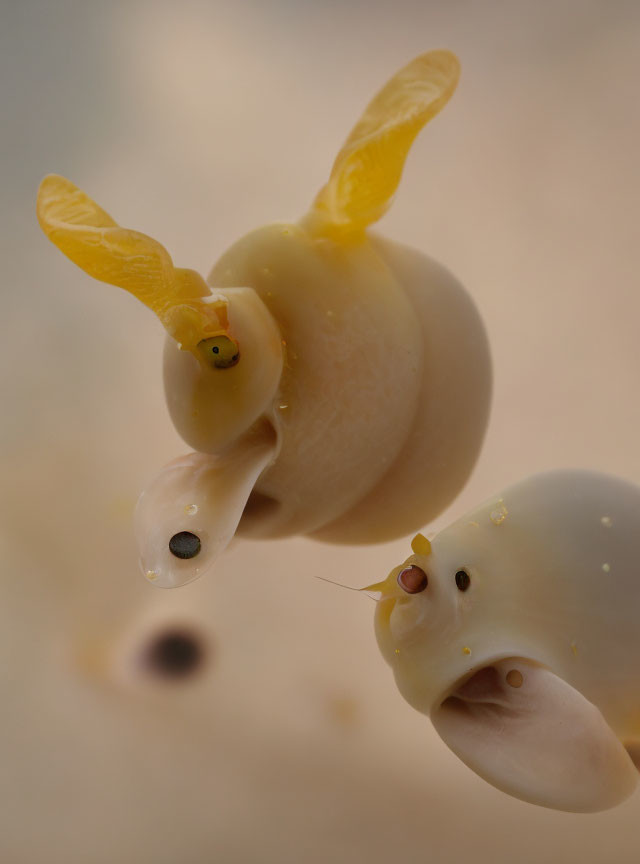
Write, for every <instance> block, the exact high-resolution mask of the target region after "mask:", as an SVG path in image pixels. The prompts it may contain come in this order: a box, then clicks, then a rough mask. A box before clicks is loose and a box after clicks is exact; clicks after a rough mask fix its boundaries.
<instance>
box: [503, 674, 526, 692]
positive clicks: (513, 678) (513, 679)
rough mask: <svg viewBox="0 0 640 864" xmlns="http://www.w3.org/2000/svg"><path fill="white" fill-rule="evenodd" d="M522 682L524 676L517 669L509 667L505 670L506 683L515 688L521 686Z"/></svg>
mask: <svg viewBox="0 0 640 864" xmlns="http://www.w3.org/2000/svg"><path fill="white" fill-rule="evenodd" d="M523 682H524V678H523V677H522V672H520V670H519V669H510V670H509V671H508V672H507V684H509V686H510V687H515V688H516V689H517V688H518V687H522V684H523Z"/></svg>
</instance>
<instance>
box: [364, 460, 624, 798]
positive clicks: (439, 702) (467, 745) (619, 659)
mask: <svg viewBox="0 0 640 864" xmlns="http://www.w3.org/2000/svg"><path fill="white" fill-rule="evenodd" d="M605 565H606V566H605ZM407 567H420V568H422V569H423V570H424V571H425V572H426V573H427V575H428V579H429V588H428V590H427V591H424V592H422V593H420V594H418V595H416V596H411V597H409V596H407V594H406V593H405V592H403V591H402V590H401V588H400V587H399V586H398V584H397V578H396V577H397V574H398V573H399V572H402V571H404V570H405V569H406V568H407ZM639 567H640V488H639V487H637V486H635V485H633V484H631V483H628V482H625V481H624V480H620V479H618V478H615V477H609V476H607V475H604V474H596V473H592V472H586V471H557V472H551V473H548V474H540V475H535V476H533V477H530V478H529V479H527V480H524V481H522V482H521V483H518V484H516V485H514V486H512V487H510V488H509V489H507V490H505V491H504V492H502V493H501V494H499V495H496V496H494V497H492V498H490V499H489V500H488V501H486V502H485V503H484V504H483V505H481V506H480V507H479V508H477V509H476V510H474V511H472V512H471V513H468V514H467V515H466V516H464V517H463V518H461V519H460V520H458V521H457V522H455V523H454V524H453V525H451V527H449V528H447V529H445V530H443V531H441V532H440V533H439V534H437V535H436V537H435V538H433V540H432V541H431V551H430V552H429V551H428V550H427V554H426V555H420V554H416V553H414V554H413V555H412V556H411V557H410V558H409V559H407V561H405V562H404V563H403V564H402V565H401V567H400V568H396V569H395V570H393V571H392V573H391V574H390V576H389V578H388V579H387V580H386V582H385V583H381V584H379V585H378V586H374V587H375V588H377V590H380V591H381V599H380V602H379V604H378V607H377V612H376V635H377V638H378V644H379V645H380V648H381V650H382V653H383V655H384V657H385V658H386V660H387V661H388V662H389V663H390V664H391V666H392V668H393V671H394V675H395V678H396V683H397V684H398V687H399V689H400V692H401V693H402V695H403V696H404V697H405V699H407V701H408V702H410V703H411V704H412V705H413V706H414V707H415V708H417V709H418V710H419V711H421V712H423V713H425V714H428V715H430V716H431V719H432V721H433V723H434V726H435V728H436V730H437V731H438V733H439V734H440V735H441V736H442V738H443V739H444V740H445V742H446V743H447V744H448V745H449V746H450V747H451V749H452V750H453V751H454V752H455V753H456V754H457V755H458V756H460V758H461V759H462V760H463V761H464V762H466V763H467V764H468V765H469V766H470V767H471V768H473V770H475V771H476V772H477V773H478V774H480V775H481V776H482V777H484V778H485V779H486V780H488V781H489V782H490V783H493V784H494V785H495V786H497V787H498V788H500V789H502V790H504V791H505V792H508V793H510V794H512V795H515V796H516V797H518V798H522V799H524V800H526V801H530V802H532V803H535V804H540V805H543V806H546V807H554V808H557V809H562V810H574V811H593V810H601V809H606V808H607V807H611V806H614V805H615V804H617V803H619V801H621V800H622V799H624V798H625V797H627V795H629V794H630V793H631V791H632V790H633V789H634V787H635V785H636V780H637V772H636V769H635V767H634V765H633V763H632V761H631V759H630V758H629V756H628V755H627V752H625V747H627V748H628V749H629V750H630V751H632V750H634V749H635V748H636V747H637V742H638V741H640V691H639V690H638V687H637V681H638V680H639V677H640V635H639V634H640V630H639V629H638V626H637V620H638V613H639V611H640V588H639V587H638V586H639V584H640V583H639V581H638V568H639ZM462 571H464V572H465V573H466V574H467V576H468V577H469V582H468V585H467V587H466V590H464V591H461V590H460V587H461V586H460V584H459V583H460V581H461V580H460V576H459V573H460V572H462ZM465 584H466V582H465Z"/></svg>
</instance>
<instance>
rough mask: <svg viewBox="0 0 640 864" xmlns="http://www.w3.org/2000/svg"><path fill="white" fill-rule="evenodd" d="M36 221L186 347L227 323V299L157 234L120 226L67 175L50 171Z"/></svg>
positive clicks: (74, 257)
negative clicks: (178, 263)
mask: <svg viewBox="0 0 640 864" xmlns="http://www.w3.org/2000/svg"><path fill="white" fill-rule="evenodd" d="M37 214H38V221H39V222H40V226H41V228H42V230H43V231H44V233H45V234H46V235H47V237H48V238H49V240H51V242H52V243H54V244H55V245H56V246H57V247H58V249H60V251H61V252H63V253H64V254H65V255H66V256H67V257H68V258H70V259H71V260H72V261H73V262H74V264H77V265H78V267H81V268H82V269H83V270H84V271H85V273H88V274H89V275H90V276H93V277H94V279H99V280H100V281H101V282H108V283H109V284H110V285H117V286H118V287H120V288H124V289H125V291H129V292H130V293H131V294H133V295H134V296H135V297H137V298H138V300H140V301H141V302H142V303H144V304H145V305H146V306H148V307H149V308H150V309H151V310H152V311H153V312H155V313H156V315H157V316H158V318H160V320H161V321H162V323H163V325H164V326H165V328H166V329H167V330H168V331H169V333H170V335H171V336H173V338H174V339H175V340H176V341H177V342H179V343H180V345H181V346H182V347H183V348H185V349H188V350H193V349H195V347H196V345H197V344H198V342H200V341H201V340H202V339H205V338H208V337H210V336H215V335H217V334H219V333H226V328H227V326H228V321H227V312H226V301H225V300H224V299H223V298H216V299H215V300H214V299H212V300H209V299H208V298H209V297H210V295H211V292H210V290H209V287H208V285H207V283H206V282H205V281H204V279H203V278H202V276H200V275H199V274H198V273H196V272H195V271H194V270H188V269H182V268H176V267H174V266H173V261H172V260H171V256H170V255H169V253H168V252H167V250H166V249H165V248H164V246H162V245H161V244H160V243H158V242H157V240H154V239H153V238H152V237H148V236H147V235H146V234H141V233H140V232H139V231H132V230H131V229H129V228H121V227H120V226H119V225H118V224H117V222H115V221H114V220H113V219H112V218H111V216H109V214H108V213H106V212H105V211H104V210H103V209H102V208H101V207H99V206H98V205H97V204H96V203H95V201H93V200H92V199H91V198H89V196H88V195H87V194H86V193H85V192H83V191H82V189H79V188H78V187H77V186H75V185H74V184H73V183H72V182H71V181H70V180H67V179H66V178H65V177H60V176H59V175H57V174H50V175H49V176H47V177H45V178H44V180H43V181H42V183H41V184H40V189H39V190H38V204H37Z"/></svg>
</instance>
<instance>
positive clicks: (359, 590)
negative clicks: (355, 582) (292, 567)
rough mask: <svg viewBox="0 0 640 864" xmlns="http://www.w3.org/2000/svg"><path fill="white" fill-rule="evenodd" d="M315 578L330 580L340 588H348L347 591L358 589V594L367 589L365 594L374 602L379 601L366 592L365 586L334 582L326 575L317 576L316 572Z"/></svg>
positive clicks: (329, 581)
mask: <svg viewBox="0 0 640 864" xmlns="http://www.w3.org/2000/svg"><path fill="white" fill-rule="evenodd" d="M313 578H314V579H320V581H321V582H328V583H329V585H337V586H338V588H346V590H347V591H357V592H358V594H360V593H362V592H363V591H365V595H364V596H365V597H368V598H369V600H373V602H374V603H377V602H378V601H377V600H376V599H375V597H372V596H371V595H370V594H367V593H366V589H365V588H353V587H352V586H351V585H343V584H342V583H341V582H334V581H333V579H326V578H325V577H324V576H316V575H315V574H314V577H313Z"/></svg>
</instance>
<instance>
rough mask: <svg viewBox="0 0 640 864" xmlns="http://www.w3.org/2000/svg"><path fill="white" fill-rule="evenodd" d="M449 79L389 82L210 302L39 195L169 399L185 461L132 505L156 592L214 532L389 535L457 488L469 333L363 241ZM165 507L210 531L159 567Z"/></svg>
mask: <svg viewBox="0 0 640 864" xmlns="http://www.w3.org/2000/svg"><path fill="white" fill-rule="evenodd" d="M458 73H459V69H458V62H457V60H456V58H455V57H454V56H453V55H452V54H450V53H449V52H446V51H434V52H431V53H429V54H425V55H423V56H422V57H418V58H417V59H416V60H414V61H412V62H411V63H409V64H408V65H407V66H406V67H404V69H402V70H400V71H399V72H398V73H397V74H396V75H395V76H394V77H393V78H392V79H391V80H390V81H389V82H388V84H387V85H386V86H385V87H384V88H383V89H382V90H381V91H380V93H379V94H378V95H377V96H376V97H375V98H374V100H373V101H372V102H371V104H370V105H369V106H368V108H367V109H366V111H365V113H364V115H363V116H362V118H361V120H360V121H359V122H358V123H357V124H356V126H355V127H354V129H353V131H352V133H351V135H350V136H349V137H348V139H347V141H346V143H345V145H344V147H343V148H342V150H341V151H340V153H339V154H338V156H337V158H336V161H335V164H334V167H333V170H332V173H331V176H330V178H329V181H328V183H327V184H326V186H325V187H324V188H323V189H322V190H321V191H320V193H319V194H318V196H317V197H316V200H315V202H314V204H313V206H312V208H311V211H310V212H309V213H308V214H307V215H306V216H305V217H304V218H303V219H302V220H301V221H300V223H299V224H277V225H270V226H267V227H265V228H261V229H259V230H257V231H254V232H252V233H250V234H248V235H247V236H246V237H244V238H243V239H241V240H240V241H238V242H237V243H236V244H234V245H233V246H232V247H231V248H230V249H229V250H228V251H227V252H226V253H225V254H224V255H223V256H222V257H221V258H220V260H219V261H218V263H217V264H216V265H215V266H214V268H213V270H212V272H211V274H210V276H209V279H208V282H209V285H210V286H211V291H210V292H209V289H208V288H207V285H206V283H204V280H202V279H201V277H199V276H198V274H195V273H193V271H190V270H182V269H180V268H175V267H174V266H173V262H172V261H171V258H170V256H169V254H168V253H167V252H166V250H165V249H164V248H163V247H162V246H161V245H160V244H159V243H157V242H156V241H154V240H152V239H151V238H149V237H146V236H145V235H143V234H139V233H138V232H134V231H129V230H127V229H122V228H120V227H119V226H118V225H117V224H116V223H115V222H114V220H113V219H112V218H111V217H110V216H109V215H108V214H107V213H105V211H104V210H102V208H100V207H99V206H98V205H97V204H95V203H94V202H93V201H91V199H90V198H88V196H87V195H85V193H83V192H81V190H79V189H77V188H76V187H75V186H73V184H71V183H70V182H69V181H68V180H65V179H64V178H59V177H55V176H52V177H49V178H46V179H45V180H44V181H43V184H42V187H41V191H40V195H39V206H38V215H39V218H40V222H41V225H42V227H43V229H44V230H45V232H46V233H47V235H48V236H49V237H50V238H51V240H52V241H53V242H54V243H56V245H58V246H59V247H60V248H61V249H62V251H63V252H65V254H67V255H68V256H69V257H70V258H72V260H74V261H75V262H76V263H77V264H78V265H79V266H81V267H82V268H83V269H85V270H86V271H87V272H89V273H90V274H91V275H93V276H95V277H96V278H98V279H102V280H103V281H107V282H110V283H112V284H117V285H121V287H124V288H126V289H127V290H129V291H131V292H132V293H134V294H135V295H136V296H138V297H139V299H140V300H142V302H144V303H145V304H146V305H147V306H149V307H150V308H151V309H152V310H153V311H154V312H155V313H156V314H157V315H158V316H159V317H160V319H161V320H162V322H163V324H164V325H165V327H166V329H167V331H168V334H169V338H168V340H167V345H166V350H165V359H164V378H165V390H166V395H167V403H168V406H169V410H170V413H171V417H172V419H173V422H174V424H175V426H176V428H177V430H178V432H179V433H180V435H181V436H182V437H183V438H184V440H185V441H186V442H187V443H188V444H189V445H190V446H192V447H193V448H194V449H195V450H196V451H197V454H196V455H194V456H192V457H188V458H187V459H183V460H181V461H180V466H181V467H180V471H179V472H177V471H176V468H175V465H174V464H173V463H172V464H171V465H169V466H168V467H167V469H165V471H166V472H168V476H167V478H166V479H165V478H164V477H163V475H162V474H161V475H159V477H158V478H156V479H155V480H154V481H152V484H151V488H150V492H151V494H148V495H143V496H142V498H141V500H140V505H139V509H138V518H137V526H138V527H137V533H138V539H139V546H140V550H141V563H142V568H143V570H144V572H145V573H152V574H154V576H153V582H154V584H156V585H160V586H165V587H167V586H174V585H178V584H183V583H184V582H187V581H190V579H193V578H195V577H196V576H198V575H201V574H202V573H203V572H204V571H205V570H206V569H208V567H209V566H210V565H211V564H213V561H214V559H215V555H216V554H218V553H219V552H220V551H221V550H222V548H223V547H224V545H225V543H226V542H227V541H228V540H229V539H230V538H231V536H232V534H233V530H231V533H230V529H229V526H234V528H235V526H236V525H239V531H240V532H241V533H243V534H246V535H250V536H253V537H277V536H283V535H287V534H296V533H306V534H313V535H315V536H317V537H318V538H320V539H323V540H328V541H332V542H374V541H381V540H387V539H390V538H392V537H396V536H398V535H400V534H402V533H404V532H406V530H407V528H409V529H410V528H411V526H412V525H415V526H416V527H417V525H418V524H422V522H424V521H426V520H428V519H431V518H433V517H434V516H435V515H436V514H437V513H438V512H440V511H441V510H442V508H443V507H444V506H446V505H447V504H448V503H449V501H450V500H451V499H452V498H453V497H454V496H455V494H456V493H457V492H458V490H459V489H460V487H461V486H462V484H463V483H464V482H465V480H466V478H467V476H468V474H469V472H470V470H471V468H472V467H473V464H474V463H475V460H476V457H477V454H478V451H479V448H480V445H481V442H482V439H483V436H484V431H485V427H486V421H487V414H488V406H489V398H490V390H491V372H490V363H489V352H488V346H487V341H486V337H485V334H484V329H483V326H482V323H481V321H480V318H479V316H478V314H477V312H476V310H475V307H474V306H473V304H472V303H471V301H470V300H469V298H468V297H467V295H466V294H465V292H464V290H463V289H462V288H461V287H460V286H459V285H458V283H457V282H456V281H455V280H454V279H453V278H452V277H451V276H450V275H449V274H448V273H447V272H446V271H444V270H443V269H442V268H439V267H438V266H437V265H435V264H434V263H433V262H431V261H430V260H429V259H427V258H425V257H423V256H421V255H419V254H418V253H416V252H413V251H412V250H409V249H405V248H404V247H402V246H399V245H397V244H393V243H390V242H389V241H385V240H381V239H378V238H376V237H374V236H371V235H369V233H368V232H367V230H366V229H367V228H368V226H369V225H370V224H371V223H373V222H374V221H376V220H377V219H379V218H380V216H381V215H382V214H383V213H384V211H385V210H386V208H387V207H388V206H389V203H390V201H391V198H392V196H393V193H394V192H395V189H396V187H397V185H398V182H399V180H400V175H401V173H402V168H403V165H404V161H405V158H406V155H407V153H408V151H409V148H410V146H411V143H412V142H413V140H414V138H415V136H416V135H417V133H418V131H419V130H420V129H421V128H422V126H423V125H424V124H425V123H426V122H427V121H428V120H429V119H431V117H433V116H434V115H435V114H436V113H437V112H438V111H439V110H440V109H441V108H442V106H443V105H444V104H445V103H446V102H447V101H448V99H449V98H450V96H451V94H452V93H453V90H454V89H455V86H456V83H457V79H458ZM220 345H223V346H225V349H224V350H225V351H226V352H227V355H226V356H227V359H229V358H231V359H232V361H233V362H230V363H228V364H222V365H223V366H224V368H221V364H219V363H218V362H217V358H216V356H215V355H212V354H211V351H212V350H214V349H215V350H217V351H219V346H220ZM212 346H213V347H212ZM205 348H206V350H205ZM256 447H257V448H258V450H259V451H260V456H259V458H257V459H254V458H253V456H252V455H251V454H254V455H255V453H256V452H257V451H256ZM225 463H227V464H225ZM230 466H233V467H231V468H230ZM238 466H243V468H242V469H240V468H239V467H238ZM205 478H206V479H205ZM399 481H400V483H399ZM405 482H406V484H407V488H404V489H401V484H404V483H405ZM151 490H152V491H151ZM183 501H189V502H191V503H192V504H193V505H195V506H197V507H198V508H199V510H200V512H202V513H204V512H208V513H210V514H211V518H212V519H214V520H216V522H217V524H215V525H211V526H210V527H209V528H208V529H207V530H206V531H205V529H204V528H203V529H202V530H203V539H205V541H206V542H205V543H203V545H202V551H201V552H200V553H198V556H197V558H196V557H194V559H193V561H191V562H190V563H189V562H187V563H185V562H184V561H175V560H173V558H172V557H171V555H170V554H168V553H167V548H168V543H169V540H170V538H171V536H172V535H173V534H174V533H175V532H179V531H182V530H185V529H184V527H182V526H181V523H182V521H183V516H182V512H181V506H182V502H183ZM178 502H180V504H178ZM212 502H213V503H212ZM214 514H215V515H214ZM159 526H161V530H160V527H159ZM204 534H206V535H207V536H206V537H204ZM223 538H225V539H224V542H223ZM214 553H215V554H214Z"/></svg>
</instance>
